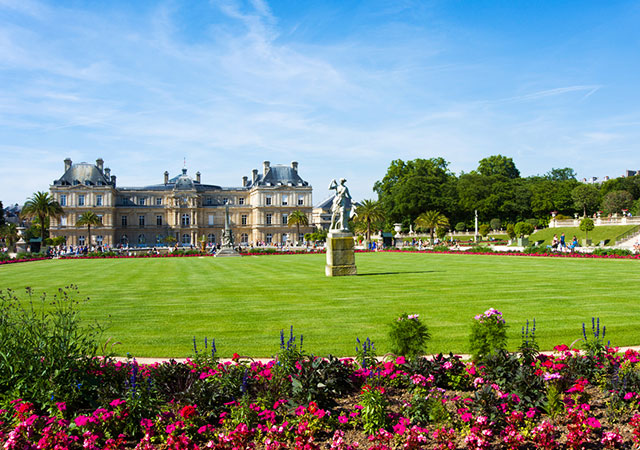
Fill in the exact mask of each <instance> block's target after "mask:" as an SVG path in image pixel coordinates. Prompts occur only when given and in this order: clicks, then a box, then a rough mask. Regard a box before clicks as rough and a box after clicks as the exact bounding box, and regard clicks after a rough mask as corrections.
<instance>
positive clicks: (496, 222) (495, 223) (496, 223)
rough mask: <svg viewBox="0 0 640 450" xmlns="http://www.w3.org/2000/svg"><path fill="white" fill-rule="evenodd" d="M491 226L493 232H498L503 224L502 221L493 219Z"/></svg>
mask: <svg viewBox="0 0 640 450" xmlns="http://www.w3.org/2000/svg"><path fill="white" fill-rule="evenodd" d="M489 225H490V226H491V229H492V230H493V231H498V230H499V229H500V228H502V222H501V221H500V219H491V222H489Z"/></svg>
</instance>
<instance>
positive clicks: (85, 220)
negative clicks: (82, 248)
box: [76, 211, 102, 245]
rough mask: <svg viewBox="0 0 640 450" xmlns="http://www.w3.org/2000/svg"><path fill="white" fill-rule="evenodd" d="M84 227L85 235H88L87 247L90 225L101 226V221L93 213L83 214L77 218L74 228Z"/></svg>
mask: <svg viewBox="0 0 640 450" xmlns="http://www.w3.org/2000/svg"><path fill="white" fill-rule="evenodd" d="M85 225H86V226H87V234H88V235H89V240H88V241H87V242H88V245H91V225H95V226H98V225H102V219H101V218H100V217H98V215H97V214H96V213H94V212H93V211H87V212H84V213H82V215H81V216H80V217H78V221H77V222H76V226H78V227H83V226H85Z"/></svg>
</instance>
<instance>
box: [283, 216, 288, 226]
mask: <svg viewBox="0 0 640 450" xmlns="http://www.w3.org/2000/svg"><path fill="white" fill-rule="evenodd" d="M288 224H289V215H288V214H283V215H282V225H288Z"/></svg>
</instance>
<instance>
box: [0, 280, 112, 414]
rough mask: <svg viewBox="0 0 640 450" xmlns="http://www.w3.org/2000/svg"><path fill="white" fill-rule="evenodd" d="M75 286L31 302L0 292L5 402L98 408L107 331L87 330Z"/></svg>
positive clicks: (0, 374)
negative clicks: (101, 355) (102, 348)
mask: <svg viewBox="0 0 640 450" xmlns="http://www.w3.org/2000/svg"><path fill="white" fill-rule="evenodd" d="M77 293H78V290H77V287H76V286H73V285H71V286H68V287H66V288H64V289H59V290H58V293H57V294H55V295H54V296H53V298H52V299H49V298H48V297H47V295H46V294H42V296H41V297H40V301H39V302H37V301H34V299H33V293H32V291H31V289H30V288H27V295H28V301H26V306H25V305H24V303H25V302H24V301H22V300H21V299H19V298H18V297H17V295H16V294H15V293H14V291H11V290H7V291H0V342H2V346H1V347H0V392H2V393H3V394H0V398H2V396H3V395H4V398H5V399H15V398H23V399H27V400H29V401H31V402H33V403H35V404H36V406H37V407H38V408H42V409H46V407H47V406H52V405H55V403H56V402H65V403H67V404H68V405H69V406H75V407H88V406H94V405H95V403H96V401H97V396H98V388H99V381H98V376H97V373H96V372H97V371H98V368H99V365H100V363H99V361H98V360H97V359H96V356H98V354H99V353H100V352H99V351H100V345H99V338H100V336H101V335H102V331H103V329H102V327H100V326H99V325H97V324H96V325H94V326H83V325H82V324H81V321H80V318H79V316H78V311H77V309H76V307H77V305H78V303H79V302H78V300H76V299H75V296H76V295H77Z"/></svg>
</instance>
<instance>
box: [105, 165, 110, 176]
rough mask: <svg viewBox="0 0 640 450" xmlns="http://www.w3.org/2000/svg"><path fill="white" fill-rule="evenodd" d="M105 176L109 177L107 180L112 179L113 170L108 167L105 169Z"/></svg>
mask: <svg viewBox="0 0 640 450" xmlns="http://www.w3.org/2000/svg"><path fill="white" fill-rule="evenodd" d="M104 176H105V177H107V178H110V177H111V169H109V168H108V167H105V169H104Z"/></svg>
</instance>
